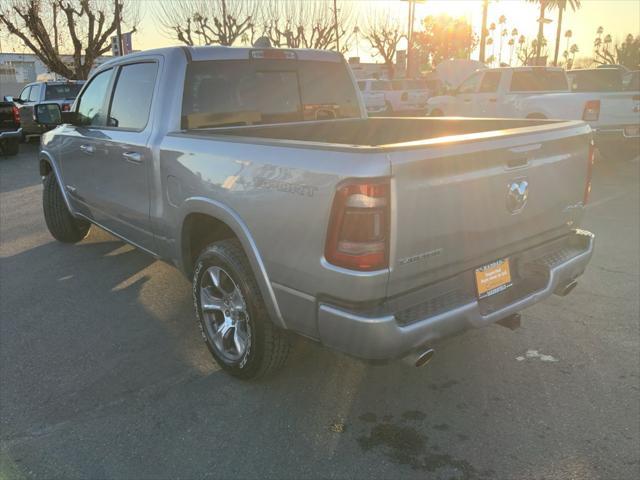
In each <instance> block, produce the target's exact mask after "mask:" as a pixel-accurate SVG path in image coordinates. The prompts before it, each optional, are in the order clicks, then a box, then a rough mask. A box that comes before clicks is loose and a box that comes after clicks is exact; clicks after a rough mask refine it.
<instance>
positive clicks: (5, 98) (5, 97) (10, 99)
mask: <svg viewBox="0 0 640 480" xmlns="http://www.w3.org/2000/svg"><path fill="white" fill-rule="evenodd" d="M4 101H5V102H10V103H13V97H12V96H11V95H5V96H4Z"/></svg>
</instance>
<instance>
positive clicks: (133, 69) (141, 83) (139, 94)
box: [107, 62, 158, 130]
mask: <svg viewBox="0 0 640 480" xmlns="http://www.w3.org/2000/svg"><path fill="white" fill-rule="evenodd" d="M157 71H158V64H157V63H155V62H146V63H134V64H131V65H124V66H123V67H121V68H120V72H119V74H118V79H117V80H116V85H115V88H114V90H113V97H112V99H111V108H110V110H109V119H108V121H107V126H109V127H117V128H123V129H129V130H144V127H145V126H146V125H147V122H148V121H149V112H150V111H151V99H152V96H153V90H154V87H155V83H156V73H157Z"/></svg>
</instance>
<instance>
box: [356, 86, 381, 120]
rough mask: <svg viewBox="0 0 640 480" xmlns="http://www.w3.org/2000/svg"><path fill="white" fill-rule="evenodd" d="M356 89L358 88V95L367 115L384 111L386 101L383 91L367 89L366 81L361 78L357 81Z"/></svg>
mask: <svg viewBox="0 0 640 480" xmlns="http://www.w3.org/2000/svg"><path fill="white" fill-rule="evenodd" d="M358 89H359V90H360V95H362V100H363V101H364V106H365V108H366V109H367V113H368V114H369V115H377V114H383V113H386V111H387V102H386V101H385V97H384V92H377V91H374V90H369V91H367V82H366V81H363V80H360V81H359V82H358Z"/></svg>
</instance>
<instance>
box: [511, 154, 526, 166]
mask: <svg viewBox="0 0 640 480" xmlns="http://www.w3.org/2000/svg"><path fill="white" fill-rule="evenodd" d="M528 163H529V157H527V156H526V155H522V156H519V157H513V158H510V159H509V160H508V161H507V167H508V168H518V167H524V166H525V165H527V164H528Z"/></svg>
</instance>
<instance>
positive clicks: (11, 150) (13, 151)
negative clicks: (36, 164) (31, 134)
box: [0, 138, 20, 157]
mask: <svg viewBox="0 0 640 480" xmlns="http://www.w3.org/2000/svg"><path fill="white" fill-rule="evenodd" d="M0 150H1V151H2V154H3V155H7V156H11V157H12V156H14V155H17V154H18V152H19V151H20V139H18V138H12V139H10V140H5V141H4V142H2V145H0Z"/></svg>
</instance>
